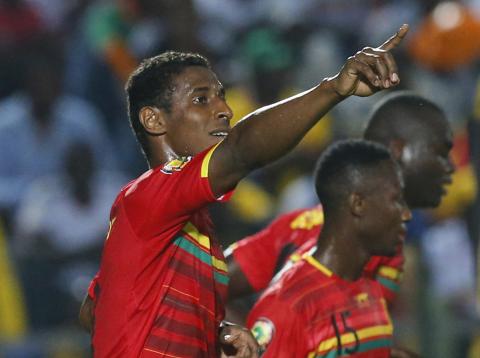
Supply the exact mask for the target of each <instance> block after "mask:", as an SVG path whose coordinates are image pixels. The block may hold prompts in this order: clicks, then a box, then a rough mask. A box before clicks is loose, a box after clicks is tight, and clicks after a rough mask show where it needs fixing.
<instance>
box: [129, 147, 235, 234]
mask: <svg viewBox="0 0 480 358" xmlns="http://www.w3.org/2000/svg"><path fill="white" fill-rule="evenodd" d="M216 148H217V146H214V147H212V148H210V149H207V150H206V151H204V152H202V153H200V154H198V155H196V156H195V157H193V158H183V159H178V160H173V161H171V162H169V163H167V164H165V165H163V166H162V167H158V168H155V169H154V170H151V171H148V172H146V173H145V174H144V175H142V176H141V177H140V178H138V179H137V180H136V181H135V182H134V183H132V184H131V186H130V187H129V188H128V189H127V190H126V192H125V203H126V210H127V214H128V217H129V220H130V222H131V224H132V226H133V228H134V230H136V231H142V233H143V234H144V235H145V236H147V237H148V236H149V235H150V234H152V235H155V234H157V233H158V232H159V231H161V230H169V229H172V230H178V229H179V228H178V226H179V225H180V226H182V223H184V222H185V221H186V220H188V218H189V217H190V216H191V215H192V214H193V213H195V212H196V211H198V210H200V209H201V208H203V207H205V206H206V205H207V204H208V203H211V202H215V201H225V200H227V199H228V198H229V197H230V196H231V193H227V194H226V195H223V196H221V197H219V198H216V197H215V196H214V195H213V193H212V190H211V187H210V182H209V177H208V167H209V163H210V158H211V156H212V153H213V151H214V150H215V149H216ZM142 236H143V235H142Z"/></svg>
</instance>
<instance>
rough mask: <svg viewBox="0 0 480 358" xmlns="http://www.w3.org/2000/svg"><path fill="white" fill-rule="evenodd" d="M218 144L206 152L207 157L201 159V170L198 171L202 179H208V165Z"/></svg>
mask: <svg viewBox="0 0 480 358" xmlns="http://www.w3.org/2000/svg"><path fill="white" fill-rule="evenodd" d="M220 143H221V142H220ZM220 143H217V144H215V145H214V146H213V147H212V149H210V150H209V151H208V153H207V155H205V158H203V162H202V169H201V171H200V175H201V176H202V178H208V164H209V163H210V158H211V157H212V154H213V151H214V150H215V149H216V148H217V147H218V145H219V144H220Z"/></svg>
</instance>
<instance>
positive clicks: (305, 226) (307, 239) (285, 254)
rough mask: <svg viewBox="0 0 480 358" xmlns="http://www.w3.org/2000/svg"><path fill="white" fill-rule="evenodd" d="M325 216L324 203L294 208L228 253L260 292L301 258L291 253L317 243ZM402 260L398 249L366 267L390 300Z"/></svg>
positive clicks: (397, 282)
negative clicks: (276, 274) (284, 268)
mask: <svg viewBox="0 0 480 358" xmlns="http://www.w3.org/2000/svg"><path fill="white" fill-rule="evenodd" d="M323 219H324V218H323V209H322V206H321V205H317V206H315V207H313V208H308V209H300V210H296V211H292V212H290V213H287V214H284V215H282V216H280V217H278V218H277V219H276V220H274V221H273V222H272V223H271V224H270V225H269V226H268V227H266V228H265V229H263V230H262V231H260V232H258V233H256V234H254V235H252V236H249V237H246V238H245V239H242V240H240V241H238V242H236V243H234V244H233V245H232V246H230V247H229V248H228V249H227V251H226V253H227V254H229V253H232V255H233V258H234V259H235V262H237V264H238V265H239V266H240V268H241V270H242V272H243V273H244V275H245V276H246V278H247V280H248V281H249V283H250V285H251V286H252V288H253V289H254V290H255V291H257V292H258V291H261V290H263V289H265V288H266V287H267V286H268V284H269V282H270V281H271V279H272V277H273V276H274V275H275V273H277V272H278V271H279V270H280V269H281V268H282V267H283V266H284V265H285V263H286V262H287V260H288V259H289V258H292V259H293V261H296V260H298V258H299V257H300V255H298V254H297V255H293V256H291V255H292V254H293V253H294V252H296V251H297V250H298V253H300V254H301V253H303V252H306V251H308V250H309V249H311V248H312V247H313V246H315V245H316V242H317V239H318V236H319V235H320V232H321V230H322V226H323ZM403 263H404V258H403V254H402V248H399V250H398V253H397V255H396V256H395V257H379V256H374V257H372V258H371V260H370V261H369V262H368V263H367V265H366V266H365V271H364V273H365V275H366V276H368V277H370V278H375V279H376V280H377V281H378V282H379V283H380V284H381V285H382V290H383V292H384V297H385V298H386V299H387V300H388V301H389V302H390V301H392V300H393V299H394V298H395V295H396V292H397V291H398V288H399V283H400V281H401V276H402V275H401V274H402V271H403Z"/></svg>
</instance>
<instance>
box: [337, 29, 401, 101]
mask: <svg viewBox="0 0 480 358" xmlns="http://www.w3.org/2000/svg"><path fill="white" fill-rule="evenodd" d="M407 32H408V25H407V24H404V25H402V26H401V27H400V29H399V30H398V32H397V33H396V34H395V35H393V36H392V37H390V38H389V39H388V40H387V41H385V42H384V43H383V44H382V45H381V46H379V47H375V48H372V47H365V48H363V49H362V50H361V51H358V52H357V53H356V54H355V55H353V56H350V57H349V58H348V59H347V62H346V63H345V64H344V65H343V67H342V69H341V70H340V72H339V73H338V74H337V75H336V76H335V77H334V78H333V80H334V84H333V85H334V89H335V91H336V92H337V93H338V94H339V95H341V96H350V95H355V96H360V97H366V96H370V95H371V94H373V93H375V92H378V91H380V90H382V89H385V88H390V87H394V86H396V85H398V84H399V83H400V77H399V76H398V69H397V64H396V63H395V59H394V58H393V56H392V54H391V53H390V51H391V50H393V49H394V48H395V47H397V46H398V45H399V44H400V43H401V42H402V40H403V38H404V37H405V35H406V34H407Z"/></svg>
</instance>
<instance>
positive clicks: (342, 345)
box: [247, 253, 393, 358]
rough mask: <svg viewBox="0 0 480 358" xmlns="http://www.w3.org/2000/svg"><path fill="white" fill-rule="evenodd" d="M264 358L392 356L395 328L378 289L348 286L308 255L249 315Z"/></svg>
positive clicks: (365, 282)
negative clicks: (262, 348) (264, 349)
mask: <svg viewBox="0 0 480 358" xmlns="http://www.w3.org/2000/svg"><path fill="white" fill-rule="evenodd" d="M247 326H248V327H249V328H250V329H251V330H252V332H253V334H254V336H255V337H256V338H257V340H258V342H259V344H260V345H261V346H263V347H265V348H266V351H265V353H264V355H263V356H262V357H264V358H268V357H275V358H282V357H288V358H293V357H322V358H330V357H343V356H349V357H350V356H352V357H353V356H355V357H362V358H367V357H371V358H373V357H375V358H382V357H390V349H391V345H392V334H393V327H392V323H391V320H390V317H389V315H388V310H387V307H386V303H385V299H384V298H383V295H382V291H381V289H380V285H379V284H378V283H377V282H376V281H374V280H371V279H369V278H366V277H362V278H360V279H359V280H357V281H354V282H350V281H346V280H343V279H342V278H340V277H338V276H336V275H335V274H333V273H332V272H331V271H330V270H329V269H327V268H326V267H325V266H323V265H322V264H321V263H319V262H318V261H317V260H315V259H314V258H313V257H312V256H311V255H310V254H309V253H306V254H304V255H303V256H302V259H301V260H300V261H298V262H297V263H295V264H294V266H293V267H291V268H290V269H288V270H285V271H282V274H281V275H280V277H278V278H276V279H275V281H274V282H273V283H272V285H271V286H270V287H269V288H268V289H267V290H266V291H265V292H264V293H263V295H262V296H261V297H260V299H259V300H258V301H257V303H256V304H255V306H254V307H253V309H252V311H251V312H250V314H249V317H248V322H247Z"/></svg>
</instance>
